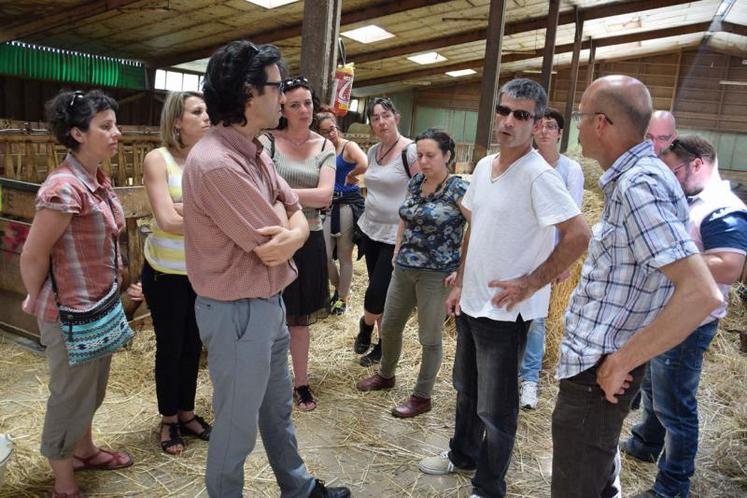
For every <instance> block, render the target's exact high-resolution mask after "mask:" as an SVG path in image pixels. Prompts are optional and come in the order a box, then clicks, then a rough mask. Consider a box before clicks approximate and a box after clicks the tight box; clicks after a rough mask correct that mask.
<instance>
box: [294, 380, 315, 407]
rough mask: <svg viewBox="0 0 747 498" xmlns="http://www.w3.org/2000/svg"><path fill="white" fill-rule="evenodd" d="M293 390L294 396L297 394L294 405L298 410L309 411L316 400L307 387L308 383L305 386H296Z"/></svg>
mask: <svg viewBox="0 0 747 498" xmlns="http://www.w3.org/2000/svg"><path fill="white" fill-rule="evenodd" d="M293 390H294V391H295V392H296V396H298V400H297V401H296V406H297V407H298V409H299V410H301V411H304V412H310V411H312V410H314V409H315V408H316V400H315V399H314V395H313V394H311V389H309V385H308V384H306V385H305V386H298V387H296V388H294V389H293Z"/></svg>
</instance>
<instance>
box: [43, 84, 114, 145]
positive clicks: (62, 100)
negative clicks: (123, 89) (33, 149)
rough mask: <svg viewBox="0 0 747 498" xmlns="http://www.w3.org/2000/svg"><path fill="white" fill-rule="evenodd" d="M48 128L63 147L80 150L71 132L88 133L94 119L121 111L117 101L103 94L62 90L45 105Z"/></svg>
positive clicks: (100, 92)
mask: <svg viewBox="0 0 747 498" xmlns="http://www.w3.org/2000/svg"><path fill="white" fill-rule="evenodd" d="M44 107H45V110H46V114H47V126H48V127H49V131H50V132H52V134H53V135H54V137H55V138H56V139H57V141H58V142H60V143H61V144H62V145H64V146H65V147H67V148H68V149H71V150H74V151H76V150H78V148H79V147H80V143H79V142H78V141H77V140H75V139H74V138H73V137H72V135H70V130H71V129H73V128H78V129H79V130H80V131H87V130H88V127H89V126H90V125H91V120H92V119H93V117H94V116H95V115H96V114H98V113H100V112H102V111H106V110H109V109H111V110H112V111H114V112H116V111H117V109H119V105H118V104H117V101H116V100H114V99H113V98H111V97H110V96H108V95H107V94H105V93H104V92H102V91H101V90H91V91H90V92H88V93H84V92H82V91H80V90H76V91H70V90H62V91H61V92H60V93H58V94H57V95H55V96H54V97H52V99H50V100H49V101H47V103H46V104H45V106H44Z"/></svg>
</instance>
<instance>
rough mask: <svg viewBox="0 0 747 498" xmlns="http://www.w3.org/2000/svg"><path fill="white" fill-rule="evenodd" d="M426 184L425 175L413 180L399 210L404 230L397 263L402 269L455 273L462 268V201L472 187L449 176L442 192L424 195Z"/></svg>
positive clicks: (419, 174) (464, 222)
mask: <svg viewBox="0 0 747 498" xmlns="http://www.w3.org/2000/svg"><path fill="white" fill-rule="evenodd" d="M424 181H425V175H423V173H418V174H416V175H415V176H413V177H412V180H410V184H409V185H408V187H407V197H405V201H404V202H403V203H402V205H401V206H400V208H399V216H400V218H401V219H402V220H403V221H404V224H405V230H404V232H403V233H402V242H401V243H400V248H399V253H398V254H397V260H396V264H397V266H401V267H403V268H414V269H418V270H433V271H440V272H452V271H455V270H456V269H458V268H459V257H460V248H461V246H462V237H463V235H464V225H465V224H466V222H467V220H466V219H465V218H464V216H463V215H462V212H461V211H460V209H459V202H460V201H461V199H462V197H463V196H464V193H465V192H466V191H467V187H468V186H469V184H468V183H467V182H465V181H464V180H462V179H461V178H460V177H458V176H450V177H449V178H447V179H446V185H444V187H443V189H441V190H440V191H438V192H435V193H433V194H431V195H427V196H423V195H422V193H421V190H422V186H423V182H424Z"/></svg>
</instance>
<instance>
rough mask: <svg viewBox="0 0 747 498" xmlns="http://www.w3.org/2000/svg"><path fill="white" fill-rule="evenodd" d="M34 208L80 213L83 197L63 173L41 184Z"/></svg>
mask: <svg viewBox="0 0 747 498" xmlns="http://www.w3.org/2000/svg"><path fill="white" fill-rule="evenodd" d="M36 209H52V210H54V211H60V212H62V213H67V214H80V213H81V211H82V210H83V199H82V198H81V195H80V192H79V191H78V190H77V189H76V188H75V187H74V186H73V185H72V184H71V182H70V180H69V178H65V177H64V176H63V175H57V176H55V177H53V179H52V181H50V182H49V183H44V184H42V186H41V188H40V189H39V191H38V192H37V194H36Z"/></svg>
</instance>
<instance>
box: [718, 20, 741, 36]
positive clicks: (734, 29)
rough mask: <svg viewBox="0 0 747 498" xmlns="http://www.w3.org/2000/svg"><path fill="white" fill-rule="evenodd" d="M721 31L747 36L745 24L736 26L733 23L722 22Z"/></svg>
mask: <svg viewBox="0 0 747 498" xmlns="http://www.w3.org/2000/svg"><path fill="white" fill-rule="evenodd" d="M721 31H726V32H727V33H733V34H735V35H741V36H747V26H745V25H743V24H735V23H733V22H726V21H724V22H722V23H721Z"/></svg>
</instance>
